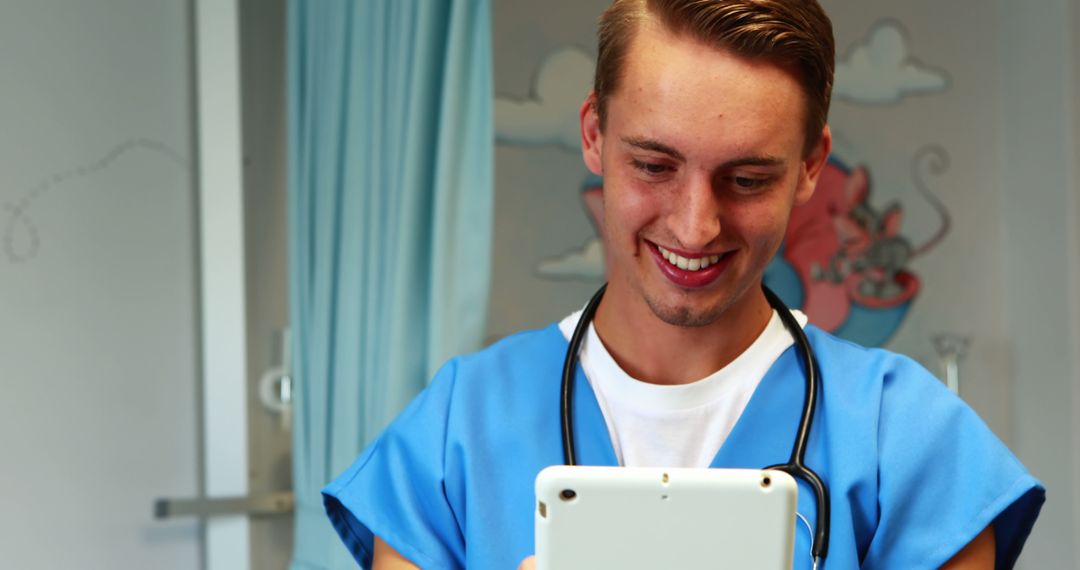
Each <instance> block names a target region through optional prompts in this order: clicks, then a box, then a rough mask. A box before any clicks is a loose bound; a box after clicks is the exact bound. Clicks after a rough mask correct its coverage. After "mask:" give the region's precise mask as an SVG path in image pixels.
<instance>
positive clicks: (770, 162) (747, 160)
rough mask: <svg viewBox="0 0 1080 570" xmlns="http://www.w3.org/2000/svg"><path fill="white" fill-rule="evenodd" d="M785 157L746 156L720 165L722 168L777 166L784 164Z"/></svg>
mask: <svg viewBox="0 0 1080 570" xmlns="http://www.w3.org/2000/svg"><path fill="white" fill-rule="evenodd" d="M784 164H785V163H784V159H782V158H780V157H778V156H769V155H765V156H744V157H740V158H736V159H734V160H729V161H727V162H725V163H724V164H721V165H720V168H721V169H728V168H738V167H740V166H765V167H777V166H784Z"/></svg>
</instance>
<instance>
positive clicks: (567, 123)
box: [495, 47, 596, 152]
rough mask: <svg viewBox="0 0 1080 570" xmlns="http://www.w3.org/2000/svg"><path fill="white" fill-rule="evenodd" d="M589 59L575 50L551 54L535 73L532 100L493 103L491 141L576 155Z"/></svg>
mask: <svg viewBox="0 0 1080 570" xmlns="http://www.w3.org/2000/svg"><path fill="white" fill-rule="evenodd" d="M595 67H596V64H595V62H594V61H593V59H592V58H591V57H589V56H588V55H587V54H585V53H584V52H582V51H581V50H579V49H576V48H570V47H567V48H562V49H560V50H559V51H557V52H554V53H552V54H551V55H549V56H548V57H547V59H545V60H544V61H543V62H542V63H541V64H540V68H539V69H538V70H537V72H536V78H535V80H534V81H535V82H534V85H533V95H532V98H530V99H526V100H524V101H520V100H515V99H507V98H504V97H499V98H497V99H496V100H495V140H496V142H499V143H504V144H519V145H549V144H550V145H556V146H559V147H561V148H563V149H565V150H568V151H570V152H579V151H580V150H581V143H580V141H579V140H578V137H579V135H578V108H580V107H581V102H582V101H583V100H584V99H585V95H586V94H587V93H588V92H589V88H590V87H591V86H592V76H593V69H594V68H595Z"/></svg>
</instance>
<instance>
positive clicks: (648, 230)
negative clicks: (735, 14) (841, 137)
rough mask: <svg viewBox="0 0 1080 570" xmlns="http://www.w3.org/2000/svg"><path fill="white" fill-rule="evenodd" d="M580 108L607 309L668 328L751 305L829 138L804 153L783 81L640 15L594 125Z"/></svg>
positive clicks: (795, 90)
mask: <svg viewBox="0 0 1080 570" xmlns="http://www.w3.org/2000/svg"><path fill="white" fill-rule="evenodd" d="M593 103H594V99H593V98H592V97H591V96H590V98H589V99H588V100H586V102H585V105H584V106H583V107H582V113H581V120H582V143H583V152H584V156H585V162H586V164H587V165H588V167H589V168H590V170H592V171H593V172H595V173H597V174H600V175H602V176H603V177H604V224H603V226H604V233H605V236H604V237H605V242H606V246H607V248H608V259H609V267H608V279H609V287H608V295H607V298H610V299H611V302H612V303H614V305H615V307H614V308H615V309H616V311H617V312H624V313H627V314H628V315H631V318H633V317H632V315H635V314H636V315H647V314H649V313H651V315H654V316H655V317H658V318H659V319H660V320H662V321H664V322H666V323H668V324H672V325H678V326H705V325H709V324H713V323H715V322H717V321H719V320H721V319H722V318H724V317H725V316H730V317H731V318H732V319H734V320H733V321H732V323H733V324H734V323H738V322H740V316H745V315H749V314H753V313H751V312H748V311H753V310H754V309H755V307H756V309H758V310H759V312H760V309H761V308H762V307H763V306H764V305H763V304H764V303H765V300H764V297H763V296H762V294H761V293H760V283H761V277H762V273H763V272H764V269H765V266H766V265H767V264H768V263H769V261H770V259H771V258H772V256H773V255H774V254H775V253H776V251H777V249H778V248H779V246H780V243H781V241H782V239H783V236H784V231H785V229H786V227H787V221H788V217H789V215H790V213H791V208H792V207H793V206H795V205H796V204H799V203H802V202H804V201H806V200H807V199H809V197H810V195H811V194H812V192H813V187H814V183H815V182H816V179H817V176H818V174H819V173H820V172H821V168H822V166H824V163H825V159H826V158H827V155H828V150H829V146H830V144H831V141H830V138H829V133H828V129H827V128H826V130H825V132H824V134H823V136H822V138H821V141H820V142H819V143H818V144H817V145H816V146H815V147H814V149H813V150H812V151H811V152H810V153H809V155H804V152H803V150H804V142H805V137H804V132H803V130H804V127H803V125H804V124H805V123H804V114H805V112H806V110H805V109H806V103H805V97H804V95H803V91H802V90H801V89H800V86H799V83H798V81H797V79H796V77H795V76H794V75H793V74H792V72H790V71H788V70H786V69H785V68H783V67H780V66H778V65H775V64H772V63H769V62H766V61H763V60H750V59H746V58H742V57H740V56H737V55H734V54H732V53H730V52H728V51H725V50H719V49H716V48H714V47H710V46H708V45H705V44H702V43H700V42H697V41H695V40H693V39H691V38H688V37H684V36H677V35H674V34H672V33H671V32H669V31H667V30H665V29H664V28H662V27H661V26H660V25H659V24H656V23H655V22H651V21H646V22H644V23H642V24H641V26H640V28H639V29H638V30H637V33H636V34H635V37H634V39H633V41H632V42H631V45H630V48H629V50H628V52H627V54H626V58H625V60H624V61H623V62H622V70H621V76H620V81H619V87H618V89H617V90H616V91H615V92H614V93H612V94H610V95H609V98H608V100H607V116H606V121H605V125H604V127H603V129H601V127H600V124H599V118H598V117H597V115H596V112H595V107H594V105H593ZM646 311H648V313H646ZM755 326H756V325H755Z"/></svg>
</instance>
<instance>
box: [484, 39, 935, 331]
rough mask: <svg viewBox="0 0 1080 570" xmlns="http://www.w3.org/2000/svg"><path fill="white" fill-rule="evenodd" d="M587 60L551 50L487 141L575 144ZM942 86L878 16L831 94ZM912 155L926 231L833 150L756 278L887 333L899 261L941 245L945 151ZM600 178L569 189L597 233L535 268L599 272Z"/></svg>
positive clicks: (589, 277) (845, 323) (879, 102)
mask: <svg viewBox="0 0 1080 570" xmlns="http://www.w3.org/2000/svg"><path fill="white" fill-rule="evenodd" d="M594 66H595V61H594V59H593V58H592V57H591V56H589V55H588V54H586V53H585V52H584V51H582V50H580V49H578V48H574V47H567V48H563V49H560V50H557V51H555V52H554V53H552V54H551V55H549V56H548V57H547V58H546V59H544V61H542V62H541V63H540V65H539V67H538V69H537V71H536V73H535V75H534V78H535V79H534V86H533V94H532V97H531V98H530V99H527V100H524V101H521V100H512V99H508V98H499V99H497V100H496V103H495V129H496V141H497V142H498V143H500V144H508V145H519V146H541V145H543V146H553V147H556V148H559V149H562V150H564V151H566V152H570V153H574V154H579V153H580V152H581V148H580V142H579V138H578V136H579V135H578V109H579V107H580V105H581V100H582V97H583V95H584V94H585V93H587V92H588V91H589V89H590V88H591V86H592V76H593V69H594ZM948 85H949V79H948V76H947V75H946V74H945V73H944V72H943V71H941V70H938V69H935V68H933V67H931V66H929V65H926V64H923V63H922V62H920V61H918V60H917V59H915V58H914V57H912V56H911V55H910V53H909V51H908V41H907V39H906V34H905V32H904V30H903V28H902V27H901V25H900V24H899V23H897V22H895V21H893V20H882V21H879V22H877V23H875V24H874V25H873V26H872V27H871V28H870V30H869V32H868V33H867V34H866V36H865V37H864V38H863V39H862V40H861V41H860V42H858V43H856V44H855V45H854V46H852V47H851V48H850V49H849V50H848V52H847V54H846V56H845V57H843V58H841V59H840V60H839V61H838V62H837V67H836V79H835V85H834V89H833V98H834V100H837V101H844V102H846V103H850V104H855V105H867V106H885V105H896V104H899V103H900V102H902V101H903V100H904V99H905V98H907V97H911V96H917V95H930V94H935V93H942V92H945V91H946V90H947V89H948ZM838 138H840V137H839V136H838ZM910 164H911V187H912V194H913V195H914V196H915V199H920V200H925V201H927V202H928V203H929V204H930V205H931V206H932V208H933V210H934V211H935V212H936V214H937V216H938V218H939V219H938V221H937V229H936V231H935V232H934V233H933V235H932V236H931V237H930V238H928V239H926V240H925V241H923V242H922V243H918V244H915V243H913V242H912V240H911V239H910V238H909V237H908V236H906V235H905V234H904V232H903V227H902V220H903V211H904V208H903V204H901V203H900V202H892V203H888V204H885V205H883V206H882V205H878V204H876V203H875V202H874V201H873V196H872V177H871V171H872V168H871V166H870V165H869V164H855V163H853V162H852V161H850V159H848V158H846V157H844V156H842V152H841V151H839V150H834V152H833V154H832V156H830V159H829V163H828V166H827V167H826V170H825V172H824V173H823V174H822V177H821V180H820V181H819V183H818V187H817V190H816V192H815V193H814V195H813V197H812V198H811V199H810V201H809V202H807V203H806V204H805V205H803V206H800V207H798V208H796V209H795V210H794V211H793V212H792V217H791V222H790V224H789V227H788V231H787V234H786V236H785V239H784V244H783V245H782V247H781V250H780V252H779V253H778V254H777V256H776V258H775V259H774V260H773V262H772V263H771V264H770V265H769V267H768V268H766V271H765V282H766V284H767V285H768V286H769V287H771V288H772V289H773V290H775V291H776V292H777V294H779V295H780V296H781V297H782V298H783V299H784V301H785V302H787V303H788V304H789V305H790V306H792V307H799V308H801V309H802V310H803V311H804V312H805V313H806V314H807V316H808V317H809V319H810V321H811V322H812V323H814V324H816V325H817V326H819V327H821V328H822V329H824V330H827V331H829V332H832V333H833V334H836V335H837V336H840V337H842V338H846V339H848V340H852V341H854V342H858V343H859V344H863V345H866V346H880V345H882V344H884V343H885V342H887V341H888V340H889V339H890V338H891V337H892V336H893V334H894V333H895V332H896V330H897V329H898V328H899V326H900V324H901V323H902V322H903V319H904V317H905V315H906V314H907V312H908V310H909V309H910V307H911V304H912V303H913V302H914V300H915V299H916V297H917V296H918V294H919V290H920V281H919V279H918V276H917V275H915V274H914V273H913V272H912V271H911V270H910V269H909V266H908V264H909V263H910V261H911V260H912V259H915V258H917V257H918V256H921V255H924V254H926V253H928V252H930V251H931V250H933V249H934V247H935V246H937V245H938V244H939V243H941V241H942V240H943V239H944V238H945V236H946V235H947V234H948V231H949V226H950V217H949V213H948V211H947V210H946V208H945V206H944V205H943V204H942V203H941V201H940V200H939V199H938V198H937V197H936V196H935V195H934V193H933V192H932V190H931V188H930V177H931V176H933V175H940V174H942V173H943V172H944V171H945V170H946V169H947V168H948V154H947V152H946V151H945V149H943V148H941V147H939V146H936V145H927V146H925V147H923V148H922V149H920V150H919V151H917V152H916V153H915V155H914V157H913V158H911V159H910ZM602 186H603V180H602V179H601V178H599V177H597V176H594V175H592V174H588V175H587V176H586V177H585V178H584V179H583V180H582V182H581V185H580V189H579V190H580V191H579V192H578V193H577V194H578V195H579V196H580V199H581V205H582V207H583V208H585V211H586V212H587V213H588V214H589V218H590V220H591V221H592V223H593V226H594V227H595V229H596V235H595V236H594V237H592V238H590V239H589V240H587V241H586V242H585V243H584V244H582V245H581V247H580V248H577V249H574V250H571V251H564V252H553V253H552V255H551V256H550V257H548V258H547V259H545V260H543V261H541V262H540V263H539V264H538V265H537V267H536V274H537V276H538V277H540V278H542V279H551V280H565V279H575V280H584V281H595V282H600V281H603V279H604V250H603V243H602V240H601V238H600V236H602V235H603V231H602V230H603V228H602V227H601V225H600V224H602V220H603V216H602V212H603V192H602Z"/></svg>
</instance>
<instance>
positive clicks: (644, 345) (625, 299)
mask: <svg viewBox="0 0 1080 570" xmlns="http://www.w3.org/2000/svg"><path fill="white" fill-rule="evenodd" d="M625 293H629V294H628V295H627V294H625ZM771 317H772V308H771V307H770V306H769V303H768V301H767V300H766V299H765V296H764V295H763V294H762V293H761V292H760V289H755V290H752V291H747V292H746V293H745V294H744V297H743V298H742V299H740V300H738V301H737V302H735V303H734V304H733V305H732V306H731V307H729V308H728V309H727V310H726V311H725V312H724V313H723V314H722V315H721V316H720V317H719V318H717V319H716V320H715V321H714V322H712V323H710V324H707V325H704V326H697V327H687V326H678V325H672V324H668V323H666V322H664V321H663V320H661V319H660V318H659V317H657V316H656V315H655V314H654V313H653V312H652V310H651V309H650V308H649V307H648V305H647V304H646V303H645V302H644V300H643V299H641V297H640V296H638V295H636V294H635V293H634V292H631V291H627V292H624V291H620V290H619V289H615V290H612V288H611V287H609V288H608V291H607V293H605V295H604V299H603V301H601V303H600V307H599V308H598V309H597V312H596V319H595V321H594V324H595V326H596V333H597V335H598V336H599V337H600V340H601V341H602V342H603V343H604V346H605V348H607V350H608V352H609V353H611V356H612V357H613V358H614V359H615V361H616V362H617V363H618V364H619V366H620V367H621V368H622V369H623V370H625V371H626V372H627V374H629V375H630V376H632V377H634V378H636V379H638V380H641V381H643V382H649V383H652V384H688V383H691V382H695V381H697V380H700V379H702V378H705V377H707V376H709V375H710V374H712V373H713V372H716V371H717V370H720V369H721V368H723V367H725V366H727V365H728V364H729V363H731V361H733V360H735V359H736V358H737V357H738V356H739V355H740V354H742V353H743V352H744V351H746V349H747V348H749V347H750V345H751V344H753V343H754V340H756V339H757V338H758V336H760V335H761V332H762V331H764V330H765V327H766V326H767V325H768V324H769V319H770V318H771Z"/></svg>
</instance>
